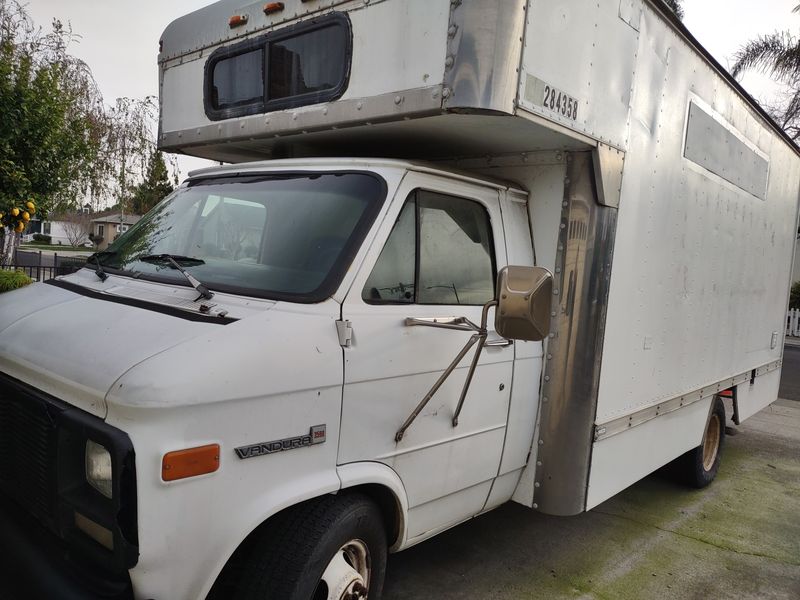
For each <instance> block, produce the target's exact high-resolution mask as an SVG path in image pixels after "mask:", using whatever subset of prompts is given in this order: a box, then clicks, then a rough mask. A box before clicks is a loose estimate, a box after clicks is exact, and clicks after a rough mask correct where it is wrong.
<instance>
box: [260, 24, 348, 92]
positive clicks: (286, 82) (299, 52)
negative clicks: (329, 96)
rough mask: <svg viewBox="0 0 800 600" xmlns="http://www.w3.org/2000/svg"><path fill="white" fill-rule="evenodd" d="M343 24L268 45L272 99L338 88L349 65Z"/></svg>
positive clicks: (268, 87)
mask: <svg viewBox="0 0 800 600" xmlns="http://www.w3.org/2000/svg"><path fill="white" fill-rule="evenodd" d="M346 33H347V32H346V31H345V29H344V27H325V28H324V29H317V30H315V31H309V32H308V33H304V34H301V35H296V36H293V37H290V38H286V39H285V40H281V41H278V42H272V43H271V44H270V45H269V75H268V77H269V80H268V85H267V98H268V100H269V101H272V100H278V99H280V98H288V97H290V96H300V95H303V94H310V93H315V92H322V91H325V90H329V89H332V88H335V87H336V86H337V85H339V84H340V82H341V81H342V80H343V78H344V69H345V68H346V66H347V62H346V57H345V50H346V48H347V43H346V40H345V35H346Z"/></svg>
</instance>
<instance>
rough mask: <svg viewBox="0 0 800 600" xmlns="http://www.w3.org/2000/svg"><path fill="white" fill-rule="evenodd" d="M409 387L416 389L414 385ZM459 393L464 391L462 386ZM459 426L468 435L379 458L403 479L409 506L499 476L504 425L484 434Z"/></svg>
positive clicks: (477, 401) (421, 424) (421, 430)
mask: <svg viewBox="0 0 800 600" xmlns="http://www.w3.org/2000/svg"><path fill="white" fill-rule="evenodd" d="M409 387H414V388H415V389H417V388H416V387H415V386H409ZM458 391H459V392H460V391H461V388H460V386H459V389H458ZM354 393H355V392H354ZM471 400H472V401H473V405H472V406H473V407H474V406H475V405H476V404H480V403H481V402H482V399H480V398H474V397H473V398H472V399H471ZM441 412H442V413H443V414H442V416H443V417H445V418H450V417H451V413H450V411H444V410H442V411H441ZM349 416H350V415H348V417H349ZM406 416H408V415H404V418H405V417H406ZM424 420H425V417H420V422H419V427H418V428H416V430H415V431H413V432H412V431H409V434H408V435H409V437H410V436H411V435H412V434H413V433H419V434H424V430H425V429H426V427H425V423H424ZM415 425H417V423H415V424H414V425H412V429H415ZM459 427H463V430H464V433H466V434H468V435H467V436H466V437H463V438H460V439H444V440H441V441H440V442H438V443H434V444H431V445H429V446H427V447H419V446H417V447H414V446H411V447H410V448H409V449H408V450H406V451H404V452H399V453H397V454H394V455H389V456H385V457H384V456H380V457H377V460H379V461H381V462H383V463H385V464H387V465H389V466H390V467H392V469H394V470H395V471H396V472H397V473H399V474H400V476H401V477H402V478H403V485H404V486H405V489H406V494H408V504H409V506H411V507H414V506H419V505H420V504H425V503H427V502H430V501H432V500H436V499H438V498H442V497H444V496H447V495H449V494H452V493H453V492H457V491H458V490H461V489H463V488H465V487H472V486H474V485H477V484H479V483H483V482H484V481H490V480H491V479H493V478H494V477H495V476H496V475H497V464H498V462H500V452H501V450H502V449H503V437H504V435H505V427H504V426H503V425H502V424H501V425H500V426H499V427H498V428H495V429H492V430H490V431H486V432H483V433H478V432H475V431H474V430H472V431H471V430H470V428H469V425H468V424H465V425H461V424H459ZM392 442H394V440H392ZM466 456H469V457H471V458H470V460H469V461H465V460H463V459H464V457H466Z"/></svg>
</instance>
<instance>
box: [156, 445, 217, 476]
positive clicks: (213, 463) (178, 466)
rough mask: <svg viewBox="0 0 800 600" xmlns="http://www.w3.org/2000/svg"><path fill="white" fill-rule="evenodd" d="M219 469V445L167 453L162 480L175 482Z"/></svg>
mask: <svg viewBox="0 0 800 600" xmlns="http://www.w3.org/2000/svg"><path fill="white" fill-rule="evenodd" d="M217 469H219V444H209V445H208V446H200V447H198V448H187V449H186V450H175V451H173V452H167V453H166V454H165V455H164V458H163V460H162V461H161V479H163V480H164V481H175V480H176V479H186V478H187V477H196V476H197V475H205V474H206V473H213V472H214V471H216V470H217Z"/></svg>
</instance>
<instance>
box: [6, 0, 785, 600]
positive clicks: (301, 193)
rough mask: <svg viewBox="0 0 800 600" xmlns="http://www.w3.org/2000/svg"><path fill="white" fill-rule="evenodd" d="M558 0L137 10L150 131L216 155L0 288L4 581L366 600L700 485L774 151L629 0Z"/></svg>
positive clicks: (754, 113) (773, 321)
mask: <svg viewBox="0 0 800 600" xmlns="http://www.w3.org/2000/svg"><path fill="white" fill-rule="evenodd" d="M584 8H586V7H584ZM584 8H582V9H581V10H575V7H574V3H573V2H569V1H566V0H565V1H563V2H551V3H534V2H524V1H521V0H520V1H514V2H481V3H471V2H450V1H449V0H437V1H430V0H425V1H423V0H411V1H403V2H401V1H400V0H382V1H376V0H373V1H371V2H370V1H368V0H350V1H346V2H343V1H327V2H323V1H321V0H320V1H316V0H312V1H310V2H308V1H301V0H287V1H286V2H275V3H267V4H263V3H256V4H253V5H249V6H245V7H244V8H242V7H241V6H240V3H238V2H233V1H230V0H223V1H221V2H217V3H215V4H212V5H211V6H209V7H206V8H204V9H201V10H200V11H197V12H195V13H192V14H190V15H187V16H186V17H183V18H181V19H178V20H177V21H176V22H174V23H173V24H172V25H170V26H169V28H168V29H167V30H166V31H165V33H164V37H163V40H162V48H161V54H160V56H159V64H160V74H161V92H162V93H161V103H162V106H161V108H162V110H161V127H160V143H161V145H162V147H163V148H164V149H166V150H170V151H180V152H184V153H187V154H192V155H196V156H203V157H206V158H213V159H216V160H220V161H224V162H229V163H232V164H228V165H225V166H219V167H214V168H209V169H204V170H201V171H197V172H194V173H192V174H191V175H190V177H189V178H188V179H187V181H185V182H184V183H183V184H182V185H181V186H180V187H179V188H178V189H177V190H176V191H175V192H174V193H173V194H172V195H171V196H169V197H168V198H166V199H165V200H164V201H163V202H161V203H160V204H159V205H157V206H156V207H155V208H154V209H153V210H152V211H151V212H150V213H148V214H147V215H145V216H144V217H143V218H142V219H141V221H139V222H138V223H137V224H136V225H135V226H134V227H132V228H131V229H130V230H129V231H128V232H127V233H126V234H125V235H123V236H121V237H120V238H118V240H116V241H115V242H114V244H112V245H111V246H110V247H109V249H108V250H107V251H104V252H100V253H98V254H96V255H95V256H94V257H93V258H92V260H91V261H90V262H89V264H88V265H87V268H84V269H82V270H80V271H79V272H77V273H75V274H72V275H68V276H64V277H59V278H56V279H54V280H51V281H47V282H42V283H36V284H34V285H31V286H29V287H27V288H24V289H21V290H18V291H15V292H12V293H7V294H3V295H2V296H0V390H2V393H0V543H2V544H3V546H4V547H12V546H13V547H18V548H20V552H19V553H16V554H15V555H14V556H12V557H10V558H9V559H8V568H9V569H10V570H11V572H12V573H13V575H12V576H10V577H7V578H6V581H8V582H10V583H9V586H11V588H12V589H17V590H23V591H24V592H25V593H27V594H28V595H30V596H34V597H36V596H42V597H89V596H97V597H106V598H131V597H133V598H143V599H150V598H152V599H159V598H187V599H188V598H212V599H221V598H255V597H258V598H275V599H281V600H284V599H287V600H311V599H315V600H316V599H318V598H325V599H333V600H351V599H358V598H369V599H372V600H376V599H378V598H380V595H381V588H382V585H383V576H384V571H385V568H386V557H387V553H388V552H395V551H400V550H403V549H405V548H407V547H409V546H411V545H413V544H416V543H418V542H421V541H423V540H425V539H427V538H429V537H431V536H433V535H435V534H437V533H439V532H441V531H444V530H446V529H448V528H450V527H453V526H454V525H457V524H458V523H460V522H463V521H465V520H467V519H470V518H472V517H474V516H476V515H479V514H481V513H483V512H486V511H488V510H491V509H493V508H495V507H497V506H499V505H500V504H503V503H504V502H507V501H511V500H513V501H515V502H518V503H520V504H523V505H525V506H528V507H530V508H531V509H533V510H539V511H542V512H545V513H548V514H558V515H572V514H577V513H580V512H582V511H586V510H589V509H591V508H593V507H594V506H597V505H598V504H599V503H601V502H603V501H604V500H606V499H608V498H609V497H611V496H612V495H614V494H616V493H617V492H619V491H620V490H622V489H624V488H625V487H627V486H629V485H631V484H632V483H634V482H636V481H637V480H639V479H641V478H642V477H644V476H646V475H647V474H649V473H651V472H653V471H654V470H656V469H658V468H660V467H661V466H663V465H665V464H667V463H669V462H671V461H677V464H678V466H680V467H681V469H682V473H683V475H684V477H685V479H686V480H687V481H688V482H689V483H690V484H691V485H694V486H697V487H703V486H705V485H708V484H709V483H710V482H711V481H712V480H713V478H714V476H715V474H716V472H717V469H718V468H719V464H720V457H721V450H722V446H723V439H724V433H725V426H726V424H727V423H730V422H733V423H737V424H738V423H739V422H741V421H742V420H743V419H745V418H747V417H748V416H750V415H752V414H753V413H755V412H757V411H758V410H760V409H761V408H763V407H764V406H766V405H767V404H769V403H770V402H772V401H773V400H774V399H775V398H776V396H777V389H778V381H779V378H780V366H781V357H782V355H781V352H782V343H781V335H782V320H783V316H784V311H785V308H786V305H787V302H788V282H789V277H790V273H791V267H792V259H793V257H792V253H793V248H794V241H795V233H796V230H797V227H796V226H797V219H798V190H800V168H798V166H799V163H800V158H799V155H798V150H797V148H796V147H795V146H794V145H793V144H791V143H790V142H789V141H788V140H787V138H786V137H785V135H784V134H783V133H782V132H781V131H780V130H779V129H778V128H777V126H776V125H775V124H774V123H773V122H772V121H771V120H770V119H769V118H768V117H767V116H766V114H765V113H764V112H763V111H762V110H761V109H760V108H758V106H757V105H755V103H753V102H752V100H751V99H750V98H749V97H748V96H747V95H746V94H745V93H744V92H743V90H741V88H739V87H738V85H737V84H736V83H735V81H734V80H732V79H731V78H730V76H728V75H727V74H726V73H725V72H724V71H723V70H722V69H721V67H719V66H718V65H717V64H716V63H714V62H713V60H712V59H711V58H710V57H709V56H708V54H707V53H706V52H705V51H704V50H703V49H702V47H701V46H700V45H699V44H698V43H697V41H696V40H694V38H692V37H691V35H690V34H689V33H688V32H687V31H686V30H685V29H684V28H683V27H682V25H680V23H679V22H677V21H676V20H675V19H674V18H673V17H672V16H671V13H669V12H668V11H667V9H665V7H664V6H663V5H662V4H661V2H660V1H658V0H633V1H632V0H625V1H624V2H620V1H619V0H601V1H600V2H597V3H592V6H591V8H590V9H585V10H584ZM587 36H588V37H587ZM591 36H600V37H602V39H603V40H604V42H603V43H602V44H600V43H588V42H586V40H587V39H589V38H590V37H591ZM565 49H566V50H565ZM667 89H669V90H670V93H666V90H667ZM265 158H266V159H268V160H263V159H265ZM723 399H724V400H723ZM0 589H2V587H1V586H0Z"/></svg>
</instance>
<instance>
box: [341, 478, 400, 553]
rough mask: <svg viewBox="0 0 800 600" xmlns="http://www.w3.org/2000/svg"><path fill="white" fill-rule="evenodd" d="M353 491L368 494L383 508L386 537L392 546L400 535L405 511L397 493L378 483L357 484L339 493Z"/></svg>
mask: <svg viewBox="0 0 800 600" xmlns="http://www.w3.org/2000/svg"><path fill="white" fill-rule="evenodd" d="M352 492H361V493H362V494H364V495H365V496H368V497H369V498H371V499H372V500H373V501H374V502H375V504H377V505H378V508H380V509H381V514H382V515H383V522H384V524H385V525H386V539H387V541H388V542H389V547H390V548H391V547H392V546H393V545H394V544H395V542H397V540H398V538H399V537H400V527H401V525H402V523H403V519H402V514H403V511H402V509H401V508H400V503H399V502H398V501H397V498H396V497H395V495H394V494H393V493H392V491H391V490H390V489H389V488H387V487H384V486H382V485H378V484H376V483H368V484H364V485H357V486H354V487H351V488H347V489H344V490H342V491H341V492H339V493H340V494H347V493H352Z"/></svg>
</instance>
